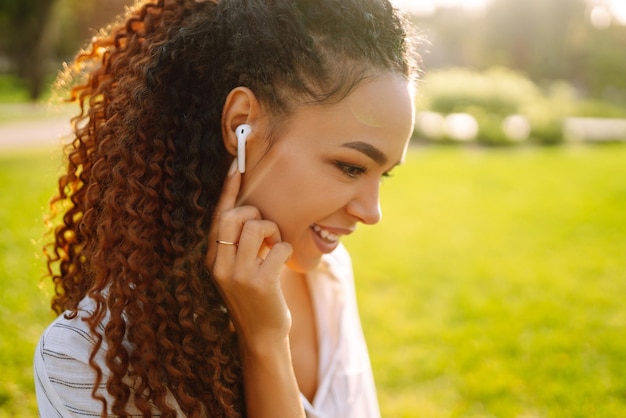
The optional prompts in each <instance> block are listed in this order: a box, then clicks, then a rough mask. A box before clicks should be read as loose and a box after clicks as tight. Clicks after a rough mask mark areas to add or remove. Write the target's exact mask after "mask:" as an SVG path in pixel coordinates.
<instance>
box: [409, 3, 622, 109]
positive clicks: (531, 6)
mask: <svg viewBox="0 0 626 418" xmlns="http://www.w3.org/2000/svg"><path fill="white" fill-rule="evenodd" d="M623 1H626V0H623ZM591 6H592V3H591V2H590V0H490V1H489V2H487V5H486V8H485V10H484V13H482V14H478V13H468V12H467V11H466V10H463V9H461V8H452V7H442V8H439V9H437V10H436V11H435V13H433V14H432V15H417V16H414V18H413V19H414V21H415V23H416V24H417V26H418V27H419V28H421V29H422V30H423V31H424V32H425V34H426V35H427V37H428V39H429V40H430V43H431V47H430V51H426V53H425V54H424V62H425V65H426V68H427V70H434V69H438V68H445V67H454V66H462V67H470V68H474V69H479V70H485V69H487V68H491V67H495V66H503V67H509V68H512V69H514V70H516V71H519V72H521V73H523V74H525V75H527V76H529V77H530V78H531V79H532V80H533V81H535V82H536V83H538V84H540V85H541V86H544V87H546V86H549V85H551V83H552V82H553V81H555V80H567V81H569V82H570V83H571V84H573V85H574V86H575V87H576V88H577V91H578V92H579V93H580V94H582V95H588V96H590V97H593V98H598V99H602V100H608V101H611V102H613V103H616V104H620V105H626V77H624V71H625V69H626V26H624V25H619V24H617V22H616V21H614V22H613V23H614V24H613V25H610V26H608V27H603V28H597V27H594V26H592V25H591V23H590V11H591ZM607 13H608V12H607ZM609 19H610V17H609Z"/></svg>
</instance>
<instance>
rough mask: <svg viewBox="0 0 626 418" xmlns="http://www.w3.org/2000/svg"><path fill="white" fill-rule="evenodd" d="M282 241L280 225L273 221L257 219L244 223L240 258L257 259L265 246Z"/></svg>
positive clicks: (238, 254) (238, 253)
mask: <svg viewBox="0 0 626 418" xmlns="http://www.w3.org/2000/svg"><path fill="white" fill-rule="evenodd" d="M279 242H281V238H280V231H279V230H278V226H277V225H276V224H275V223H274V222H271V221H267V220H262V219H255V220H249V221H247V222H246V223H245V224H244V225H243V229H242V231H241V235H240V237H239V250H238V252H237V258H238V259H244V260H246V259H247V260H250V259H256V258H257V257H258V256H259V255H260V254H261V251H262V250H263V246H264V245H266V246H268V247H270V248H271V247H273V246H274V245H275V244H277V243H279Z"/></svg>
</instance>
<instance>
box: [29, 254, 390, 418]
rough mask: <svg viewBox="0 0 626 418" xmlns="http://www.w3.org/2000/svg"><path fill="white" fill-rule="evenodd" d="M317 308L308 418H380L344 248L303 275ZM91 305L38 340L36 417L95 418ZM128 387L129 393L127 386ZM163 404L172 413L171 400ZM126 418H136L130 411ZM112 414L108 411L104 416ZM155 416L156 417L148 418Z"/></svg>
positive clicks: (101, 354) (87, 303)
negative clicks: (314, 383)
mask: <svg viewBox="0 0 626 418" xmlns="http://www.w3.org/2000/svg"><path fill="white" fill-rule="evenodd" d="M307 281H308V284H309V288H310V289H311V295H312V298H313V306H314V308H315V313H316V319H317V326H318V338H319V343H320V347H319V356H320V358H319V379H318V381H319V386H318V389H317V392H316V394H315V397H314V399H313V402H309V401H308V400H307V399H306V398H305V397H304V396H302V402H303V403H304V406H305V410H306V415H307V417H308V418H379V417H380V412H379V408H378V401H377V398H376V389H375V386H374V378H373V375H372V369H371V365H370V361H369V355H368V352H367V347H366V345H365V339H364V337H363V332H362V328H361V322H360V319H359V315H358V311H357V304H356V294H355V290H354V278H353V273H352V265H351V262H350V257H349V255H348V253H347V251H346V250H345V248H343V247H342V246H340V247H339V248H338V249H337V250H335V251H334V252H333V253H332V254H329V255H327V256H325V257H324V258H323V260H322V263H321V264H320V267H319V268H318V269H317V270H316V271H314V272H312V273H309V274H308V275H307ZM92 309H93V302H92V301H91V300H90V299H85V300H84V301H83V302H82V303H81V305H80V311H79V315H78V316H77V317H76V318H74V319H71V320H68V319H65V318H64V316H63V315H61V316H59V317H58V318H57V319H56V320H55V321H54V322H53V323H52V324H50V326H48V328H47V329H46V330H45V332H44V333H43V335H42V337H41V339H40V341H39V344H38V346H37V348H36V351H35V359H34V371H35V388H36V392H37V403H38V405H39V415H40V417H42V418H52V417H64V418H65V417H99V416H100V412H101V409H102V403H101V402H100V401H97V400H95V399H94V398H93V397H92V395H91V392H92V390H93V382H94V380H95V379H94V378H95V372H94V370H93V369H92V368H91V366H89V356H90V353H91V349H92V347H93V345H94V340H93V337H92V336H91V335H90V332H89V327H88V325H87V324H86V323H85V322H84V321H83V320H82V318H84V317H86V316H87V315H89V314H90V312H91V310H92ZM106 349H107V346H106V344H105V343H103V344H102V347H101V348H100V350H99V351H98V353H97V355H96V358H95V361H96V362H97V364H98V365H99V366H100V367H101V369H102V371H103V374H104V375H103V384H102V385H101V386H100V387H99V388H98V394H99V395H102V396H104V397H105V398H107V399H108V405H109V406H110V405H111V403H112V402H111V398H110V396H109V395H108V393H107V392H106V389H105V387H104V382H106V380H107V372H108V368H107V367H106V366H105V362H104V355H105V353H106ZM131 386H132V385H131ZM168 404H169V405H170V406H172V407H173V408H174V409H176V410H177V411H178V416H180V417H184V414H183V413H182V412H181V411H180V409H179V408H178V404H177V403H176V400H175V399H174V397H173V396H171V394H170V396H168ZM128 412H129V414H130V416H138V417H139V416H141V414H140V413H139V411H137V410H136V409H135V408H133V403H132V399H131V402H130V403H129V411H128ZM109 413H110V411H109ZM153 416H155V417H158V416H160V414H159V412H158V411H156V410H155V411H154V413H153Z"/></svg>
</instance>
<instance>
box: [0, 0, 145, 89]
mask: <svg viewBox="0 0 626 418" xmlns="http://www.w3.org/2000/svg"><path fill="white" fill-rule="evenodd" d="M132 4H134V0H106V1H98V0H0V58H5V59H6V60H8V62H9V65H10V68H9V69H10V71H11V72H14V73H15V74H16V75H17V76H18V77H20V78H21V79H23V80H24V81H25V84H26V85H27V87H28V91H29V95H30V97H31V99H33V100H35V99H37V98H38V97H39V96H40V95H41V93H42V88H43V87H44V81H45V78H46V76H48V75H49V74H50V73H51V72H52V71H53V69H52V68H51V66H50V62H51V61H52V62H53V63H55V64H57V65H58V62H59V61H62V60H70V59H71V58H72V56H73V55H74V54H75V53H76V52H77V51H78V50H79V49H80V47H81V46H83V45H84V44H85V43H86V41H88V40H89V38H90V37H91V36H93V35H95V34H96V33H97V30H98V29H99V28H101V27H103V26H106V25H107V24H108V23H110V22H111V21H112V20H114V18H115V17H116V16H117V15H120V14H123V12H124V8H125V6H129V5H132ZM55 66H56V65H55Z"/></svg>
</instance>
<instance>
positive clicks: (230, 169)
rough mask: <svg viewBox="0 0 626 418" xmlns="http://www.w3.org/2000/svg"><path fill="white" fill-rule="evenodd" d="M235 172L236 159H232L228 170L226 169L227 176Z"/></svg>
mask: <svg viewBox="0 0 626 418" xmlns="http://www.w3.org/2000/svg"><path fill="white" fill-rule="evenodd" d="M236 171H237V158H235V159H233V162H232V163H231V164H230V168H229V169H228V175H229V176H232V175H233V174H235V172H236Z"/></svg>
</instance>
